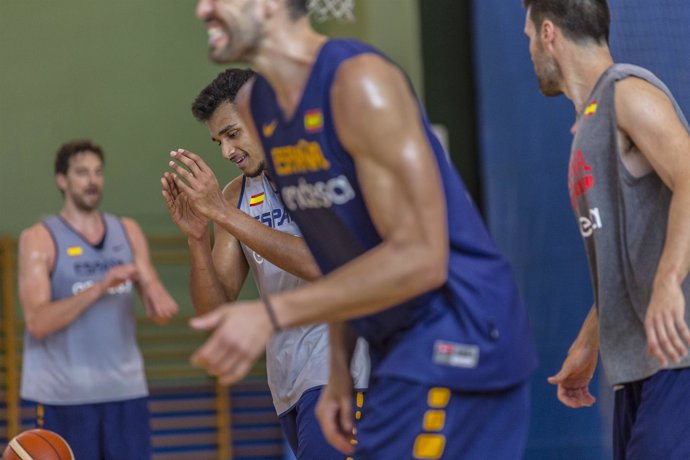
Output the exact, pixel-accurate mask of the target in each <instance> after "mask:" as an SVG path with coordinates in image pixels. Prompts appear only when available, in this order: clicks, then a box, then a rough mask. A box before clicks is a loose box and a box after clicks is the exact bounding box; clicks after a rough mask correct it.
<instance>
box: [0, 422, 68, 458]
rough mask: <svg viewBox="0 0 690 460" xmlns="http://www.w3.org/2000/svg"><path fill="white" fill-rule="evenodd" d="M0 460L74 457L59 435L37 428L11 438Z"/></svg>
mask: <svg viewBox="0 0 690 460" xmlns="http://www.w3.org/2000/svg"><path fill="white" fill-rule="evenodd" d="M2 460H74V455H73V454H72V449H70V447H69V444H67V441H65V440H64V439H62V437H61V436H60V435H59V434H57V433H54V432H52V431H48V430H42V429H40V428H37V429H34V430H28V431H25V432H23V433H19V434H18V435H17V436H15V437H14V438H12V440H11V441H10V443H9V444H8V445H7V448H6V449H5V453H3V454H2Z"/></svg>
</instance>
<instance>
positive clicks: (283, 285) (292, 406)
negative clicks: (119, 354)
mask: <svg viewBox="0 0 690 460" xmlns="http://www.w3.org/2000/svg"><path fill="white" fill-rule="evenodd" d="M253 76H254V72H252V71H251V70H242V69H228V70H226V71H224V72H222V73H221V74H219V75H218V76H217V77H216V79H215V80H213V82H211V84H209V85H208V86H207V87H205V88H204V89H203V90H202V91H201V93H199V95H198V96H197V97H196V99H195V101H194V103H193V104H192V113H193V114H194V116H195V118H196V119H197V120H199V121H202V122H205V123H206V125H207V127H208V130H209V133H210V134H211V139H212V140H213V141H214V142H216V143H217V144H218V145H219V146H220V148H221V152H222V154H223V158H225V159H226V160H228V161H230V162H232V163H234V164H235V165H236V166H237V168H239V169H240V170H241V171H242V175H241V176H240V177H237V178H236V179H234V180H232V181H231V182H230V183H228V184H227V185H226V186H225V188H224V189H223V190H221V188H220V186H219V184H218V180H217V179H216V176H215V175H214V173H213V171H211V169H210V168H209V167H208V165H207V164H206V163H205V162H204V161H203V159H201V157H199V156H198V155H196V154H194V153H191V152H188V151H186V150H178V151H176V152H172V154H173V158H174V159H175V160H177V162H179V163H177V162H174V161H173V162H171V166H172V167H173V168H174V169H175V170H176V171H178V172H179V173H180V174H185V171H184V170H183V169H182V168H181V167H180V165H181V164H184V165H185V166H187V167H189V169H188V174H187V175H186V177H187V180H186V181H184V182H182V183H181V187H182V189H180V188H178V187H177V186H176V184H175V182H174V181H173V179H172V175H171V174H170V173H166V174H165V175H164V177H163V181H162V185H163V196H164V198H165V201H166V204H167V206H168V210H169V211H170V215H171V216H172V218H173V220H174V221H175V223H176V224H177V225H178V226H179V227H180V229H181V230H182V231H183V232H184V233H185V234H186V235H187V241H188V243H189V250H190V255H191V271H190V277H191V280H190V291H191V296H192V301H193V303H194V307H195V309H196V311H197V312H198V313H200V314H201V313H205V312H208V311H210V310H212V309H213V308H215V307H217V306H219V305H221V304H223V303H226V302H230V301H234V300H236V299H237V297H238V295H239V292H240V288H241V287H242V284H243V283H244V281H245V279H246V277H247V274H248V271H249V270H251V272H252V275H253V277H254V280H255V282H256V285H257V288H258V289H259V293H260V294H261V296H268V295H271V294H274V293H276V292H280V291H283V290H287V289H293V288H295V287H297V286H301V285H303V284H304V283H305V282H306V281H305V280H314V279H316V278H318V277H319V276H321V272H320V270H319V268H318V266H317V265H316V263H315V262H314V259H313V257H312V255H311V253H310V252H309V249H308V248H307V246H306V245H305V244H304V241H303V240H302V238H301V233H300V232H299V229H298V228H297V224H295V222H294V221H293V220H292V218H291V217H290V214H289V213H288V212H287V210H286V209H285V207H284V206H283V204H282V202H281V200H280V198H279V196H278V195H277V193H276V191H275V187H274V185H273V183H272V182H271V180H270V179H269V177H268V175H267V174H266V172H265V160H264V157H263V151H262V149H261V146H260V145H259V144H258V143H257V142H256V140H255V139H254V138H253V137H252V136H250V134H249V133H248V132H247V130H246V129H245V127H244V125H243V123H242V121H241V120H240V118H239V115H238V114H237V112H236V110H235V108H234V102H235V97H236V95H237V92H238V91H239V89H240V88H241V87H242V85H244V84H245V83H246V82H247V81H248V80H249V79H250V78H252V77H253ZM209 220H212V221H213V225H214V231H213V236H214V238H213V245H211V235H210V232H209V230H208V223H209ZM365 351H366V350H365V349H363V348H360V349H359V350H358V356H357V359H356V360H355V361H354V366H353V369H352V372H353V377H354V381H355V387H356V388H359V389H363V388H365V386H366V378H367V374H368V366H367V360H366V354H365ZM328 361H329V350H328V328H327V326H326V325H325V324H314V325H306V326H301V327H296V328H294V329H289V330H286V331H283V332H281V333H280V334H276V335H275V336H274V337H273V338H272V339H271V341H270V342H269V343H268V346H267V350H266V368H267V372H268V384H269V387H270V389H271V394H272V395H273V404H274V406H275V409H276V412H277V413H278V416H279V418H280V422H281V425H282V427H283V432H284V433H285V436H286V438H287V439H288V441H289V442H290V446H291V448H292V450H293V452H294V453H295V455H296V457H297V459H298V460H330V459H333V460H344V458H345V456H344V455H343V454H342V453H340V452H338V451H337V450H335V449H334V448H333V447H332V446H330V445H329V444H328V442H326V439H325V438H324V437H323V434H322V433H321V430H320V428H319V424H318V422H317V420H316V414H315V413H314V409H315V406H316V402H317V401H318V398H319V395H320V393H321V388H322V387H323V386H324V385H326V383H327V382H328Z"/></svg>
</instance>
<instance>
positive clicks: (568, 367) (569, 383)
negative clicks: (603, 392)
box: [548, 343, 598, 408]
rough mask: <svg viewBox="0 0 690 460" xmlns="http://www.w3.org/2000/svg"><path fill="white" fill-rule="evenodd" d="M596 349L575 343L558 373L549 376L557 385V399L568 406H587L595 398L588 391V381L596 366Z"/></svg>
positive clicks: (552, 382) (591, 403) (550, 381)
mask: <svg viewBox="0 0 690 460" xmlns="http://www.w3.org/2000/svg"><path fill="white" fill-rule="evenodd" d="M597 359H598V351H597V350H596V349H592V348H590V347H587V346H582V345H579V344H577V343H575V344H574V345H573V346H572V347H571V349H570V351H568V357H567V358H566V359H565V361H564V362H563V367H561V370H560V371H559V372H558V374H556V375H554V376H553V377H549V379H548V381H549V383H551V384H554V385H558V392H557V394H558V400H559V401H560V402H562V403H563V404H565V405H566V406H568V407H573V408H578V407H589V406H591V405H593V404H594V402H595V401H596V398H594V396H592V394H591V393H590V392H589V382H590V381H591V380H592V376H594V371H595V370H596V367H597Z"/></svg>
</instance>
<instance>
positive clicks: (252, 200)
mask: <svg viewBox="0 0 690 460" xmlns="http://www.w3.org/2000/svg"><path fill="white" fill-rule="evenodd" d="M265 196H266V194H265V193H264V192H261V193H257V194H256V195H252V196H250V197H249V207H250V208H251V207H252V206H259V205H260V204H263V202H264V197H265Z"/></svg>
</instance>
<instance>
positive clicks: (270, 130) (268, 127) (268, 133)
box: [263, 120, 278, 137]
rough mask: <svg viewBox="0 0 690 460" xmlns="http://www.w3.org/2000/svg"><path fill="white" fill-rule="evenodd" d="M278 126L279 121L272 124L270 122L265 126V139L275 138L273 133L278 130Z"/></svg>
mask: <svg viewBox="0 0 690 460" xmlns="http://www.w3.org/2000/svg"><path fill="white" fill-rule="evenodd" d="M277 126H278V120H273V121H272V122H270V123H268V124H264V126H263V133H264V137H271V136H273V132H274V131H275V130H276V127H277Z"/></svg>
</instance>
